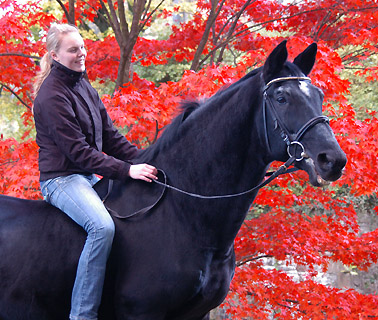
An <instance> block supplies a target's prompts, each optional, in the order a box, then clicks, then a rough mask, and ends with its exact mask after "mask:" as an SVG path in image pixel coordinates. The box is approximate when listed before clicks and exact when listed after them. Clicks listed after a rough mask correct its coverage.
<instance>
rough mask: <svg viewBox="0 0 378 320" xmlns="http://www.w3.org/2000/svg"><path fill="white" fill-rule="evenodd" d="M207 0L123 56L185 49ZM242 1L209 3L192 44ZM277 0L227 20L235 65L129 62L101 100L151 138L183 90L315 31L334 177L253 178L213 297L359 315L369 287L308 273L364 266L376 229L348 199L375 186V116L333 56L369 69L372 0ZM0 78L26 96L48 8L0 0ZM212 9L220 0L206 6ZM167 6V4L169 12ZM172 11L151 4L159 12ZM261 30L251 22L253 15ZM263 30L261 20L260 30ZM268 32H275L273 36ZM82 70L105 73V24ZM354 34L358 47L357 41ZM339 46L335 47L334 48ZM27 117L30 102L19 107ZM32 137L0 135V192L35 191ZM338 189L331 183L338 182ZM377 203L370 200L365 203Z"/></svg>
mask: <svg viewBox="0 0 378 320" xmlns="http://www.w3.org/2000/svg"><path fill="white" fill-rule="evenodd" d="M99 3H100V2H99V1H97V0H91V1H89V2H88V1H81V0H80V1H77V3H76V7H77V12H76V15H77V16H83V17H86V18H87V19H89V20H91V19H93V18H94V16H95V11H94V9H98V8H99ZM209 3H210V2H209V1H203V0H198V3H197V10H196V13H195V14H194V15H193V17H192V19H190V20H189V21H187V22H185V23H182V24H181V25H176V26H173V27H172V33H171V35H170V37H169V39H167V40H160V41H159V40H151V39H145V38H139V39H138V41H137V44H136V46H135V48H134V56H133V62H134V63H140V64H141V65H143V66H150V65H158V64H166V63H167V62H168V61H169V60H171V59H176V61H178V62H181V61H184V60H186V61H191V60H192V59H193V57H194V54H195V49H196V48H197V46H198V44H199V42H200V40H201V37H202V33H203V31H204V29H205V25H206V21H207V16H208V14H209V12H210V7H209ZM246 3H247V1H245V0H227V1H225V2H224V5H223V7H222V8H221V10H220V11H219V15H218V16H217V19H216V21H215V24H214V27H213V28H212V30H211V32H210V37H209V41H208V42H207V44H206V46H205V49H204V51H203V55H206V54H208V53H211V52H212V50H214V49H215V47H216V45H217V44H219V43H220V41H223V40H224V39H226V36H227V35H228V32H229V31H230V30H231V28H232V23H230V22H231V21H232V18H233V17H235V14H236V13H237V12H239V10H240V8H242V6H243V5H244V4H246ZM298 3H299V4H298V5H294V4H291V5H285V4H283V3H281V2H280V1H268V0H258V1H251V2H250V4H249V5H248V6H247V7H246V8H245V11H244V12H243V14H242V16H241V18H240V19H239V20H238V21H236V20H234V22H235V31H234V33H233V35H234V37H231V38H229V47H232V48H234V49H235V50H239V51H240V52H242V53H243V56H242V57H241V58H240V59H239V62H238V65H237V67H231V66H228V65H225V64H224V65H218V66H215V65H212V66H207V67H205V68H203V69H202V70H200V71H199V72H193V71H185V72H184V74H183V76H182V78H181V80H180V81H178V82H168V83H164V84H161V85H159V86H157V85H155V84H154V83H152V82H150V81H147V80H145V79H141V78H140V77H139V76H138V75H137V74H134V75H133V77H132V79H133V81H132V83H128V84H125V85H124V86H123V87H122V88H121V89H120V90H118V91H116V92H115V93H114V95H106V96H103V97H102V98H103V101H104V103H105V105H106V107H107V109H108V111H109V114H110V116H111V118H112V119H114V121H115V123H116V124H117V125H118V126H120V127H125V128H126V129H127V132H128V133H127V137H128V139H129V140H130V141H132V142H134V143H136V144H138V145H139V146H141V147H144V146H147V145H149V144H150V143H153V142H154V140H155V139H156V138H157V137H158V135H159V134H160V132H161V131H162V130H163V129H164V127H165V126H166V125H168V124H169V122H170V120H171V119H172V117H173V116H174V115H175V114H176V112H177V110H178V106H179V104H180V102H181V101H183V100H193V99H203V98H206V97H209V96H211V95H212V94H214V93H215V92H216V91H217V90H218V89H219V88H221V87H222V86H224V85H229V84H230V83H232V82H234V81H235V80H237V79H239V78H240V77H241V76H242V75H243V74H244V73H245V72H247V71H248V69H251V68H255V67H259V66H261V64H262V62H263V61H264V60H265V58H266V55H267V53H268V52H270V51H271V50H272V48H274V47H275V46H276V45H277V43H278V42H280V41H281V40H282V39H283V38H282V36H279V35H280V34H284V33H283V32H285V34H287V33H290V34H291V35H292V37H291V38H290V39H289V42H288V46H289V52H290V55H291V56H295V55H296V54H297V53H299V52H301V51H302V50H303V49H304V48H305V47H306V46H307V45H308V44H310V43H311V42H313V41H317V42H318V48H319V49H318V56H317V62H316V66H315V68H314V70H313V71H312V73H311V78H312V82H313V84H315V85H317V86H318V87H319V88H321V89H322V90H323V91H324V93H325V97H326V98H325V103H324V109H325V110H324V111H325V113H326V114H327V115H328V116H329V117H331V126H332V128H333V130H334V132H335V134H336V137H337V139H338V141H339V143H340V145H341V147H342V149H343V150H344V151H345V152H346V154H347V156H348V163H347V166H346V169H345V173H344V175H343V177H342V178H341V179H340V180H338V181H337V182H336V183H334V184H333V185H332V186H331V187H330V188H328V189H326V190H324V189H321V188H314V187H312V186H310V185H309V184H308V183H307V182H306V181H307V180H306V179H307V177H306V174H305V173H303V172H299V173H295V174H290V175H286V176H284V177H279V178H278V179H276V180H275V182H274V183H273V184H272V185H270V186H269V187H266V188H264V189H261V190H260V192H259V195H258V197H257V199H256V201H255V203H254V206H253V208H252V211H251V218H250V219H248V220H246V221H245V223H244V225H243V227H242V229H241V230H240V233H239V235H238V237H237V239H236V241H235V248H236V252H237V261H238V264H239V266H238V268H237V269H236V274H235V278H234V280H233V283H232V287H231V292H230V295H229V297H228V300H227V302H226V304H225V307H226V308H227V309H228V312H229V314H230V318H232V319H249V318H250V317H252V318H254V319H270V316H271V315H272V313H274V316H275V318H277V319H324V318H327V319H328V318H329V319H331V318H332V319H368V318H369V317H378V309H377V305H378V304H377V302H378V301H377V300H378V298H377V296H375V295H362V294H360V293H358V292H357V291H355V290H340V289H334V288H330V287H327V286H325V285H322V284H319V283H318V282H316V281H315V279H316V276H317V275H318V273H319V272H320V271H326V270H327V268H328V266H329V263H330V262H331V261H341V262H342V263H344V264H345V265H353V266H357V267H358V268H359V269H361V270H366V269H367V268H368V267H369V266H370V265H371V264H372V263H376V262H377V259H378V257H377V252H378V244H377V241H376V239H377V236H378V234H377V231H374V232H370V233H366V234H363V235H361V234H360V230H359V226H358V223H357V215H356V211H355V206H354V203H353V199H358V197H360V196H363V195H364V196H366V195H368V196H369V195H375V193H376V192H377V190H378V185H377V184H378V173H377V170H376V168H377V165H378V164H377V154H378V141H377V137H376V132H377V130H378V118H377V116H376V114H375V113H372V112H367V114H366V119H364V120H357V119H356V115H355V112H354V110H353V108H352V107H351V105H350V102H348V98H347V94H348V90H349V85H350V83H349V81H348V80H346V79H342V78H341V76H340V72H341V71H342V70H343V69H344V67H345V64H346V63H349V65H350V66H358V67H360V68H362V69H360V71H358V73H357V74H359V75H361V76H366V79H367V81H376V80H377V76H378V69H377V67H376V66H371V67H370V68H364V67H363V62H364V61H365V60H367V59H368V58H369V56H370V54H373V53H376V52H377V50H378V49H377V46H376V43H377V40H378V39H377V37H378V32H377V30H378V28H377V23H378V16H377V12H378V11H377V10H376V9H377V5H376V1H375V0H368V1H361V0H346V1H342V2H340V1H335V0H326V1H311V0H308V1H307V0H306V1H300V2H298ZM0 9H1V10H2V11H1V13H0V31H1V34H0V59H1V64H0V84H3V85H4V86H5V88H8V89H10V90H12V91H13V92H14V93H15V94H17V95H19V97H20V98H22V99H24V101H26V103H27V104H28V105H29V106H30V105H31V100H30V99H29V98H28V97H30V92H31V91H30V90H31V83H32V79H33V77H34V76H35V72H36V70H37V65H36V63H35V60H34V59H33V57H34V56H42V55H43V53H44V49H43V43H42V40H35V39H34V35H33V33H32V32H31V30H33V28H34V30H35V29H36V28H37V29H38V28H39V29H41V30H46V28H47V26H48V25H49V24H50V23H51V21H53V20H54V18H53V17H52V16H51V15H49V14H46V13H43V12H42V10H41V8H40V7H39V6H38V5H37V4H34V3H28V4H19V3H17V2H16V1H14V0H5V1H2V2H1V3H0ZM218 9H220V7H218ZM177 10H178V9H177V8H175V9H174V11H175V12H176V11H177ZM170 15H172V12H168V11H167V10H163V11H162V12H161V16H162V17H165V18H167V17H169V16H170ZM263 26H264V27H265V32H260V31H259V30H260V28H261V27H263ZM266 30H268V31H272V32H271V33H269V32H268V33H267V32H266ZM275 35H278V36H275ZM86 46H87V48H88V51H89V56H88V60H87V67H88V75H89V78H90V80H100V82H101V81H104V80H111V81H114V80H115V79H116V77H117V68H118V63H119V54H120V50H119V47H118V46H117V43H116V41H115V39H114V37H113V36H108V37H106V38H105V39H103V40H102V41H92V40H86ZM357 46H358V47H357ZM351 47H352V48H358V49H359V50H355V51H353V50H349V51H346V52H347V53H346V54H345V55H344V56H341V55H340V53H339V52H340V51H338V50H337V49H339V48H344V49H345V48H351ZM24 119H25V121H26V122H29V123H30V121H31V113H30V111H28V112H27V113H26V115H25V118H24ZM37 154H38V148H37V145H36V143H35V141H34V140H33V139H27V138H24V139H22V140H21V141H16V140H15V139H12V138H9V139H4V138H3V137H1V139H0V190H1V193H3V194H7V195H12V196H17V197H23V198H31V199H36V198H39V197H40V193H39V191H38V189H39V186H38V166H37ZM341 188H342V189H343V190H345V191H344V193H340V192H338V190H340V189H341ZM375 210H376V212H377V213H378V207H375ZM263 256H269V257H273V258H274V259H277V261H283V262H284V263H295V264H296V265H299V266H303V267H304V268H305V269H306V270H307V276H306V278H305V279H303V280H302V281H300V282H298V281H295V280H294V279H292V278H290V277H288V276H287V274H286V273H284V272H283V271H277V270H275V269H273V270H269V269H267V268H265V267H264V265H263V264H262V259H261V257H263Z"/></svg>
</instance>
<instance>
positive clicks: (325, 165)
mask: <svg viewBox="0 0 378 320" xmlns="http://www.w3.org/2000/svg"><path fill="white" fill-rule="evenodd" d="M317 160H318V161H317V162H318V163H317V164H318V168H319V169H320V170H321V171H323V173H328V174H327V175H330V178H331V176H332V175H334V174H335V175H337V176H339V174H340V173H341V171H342V169H343V168H344V166H345V163H346V160H344V157H337V156H336V157H334V156H333V155H330V154H329V153H326V152H324V153H319V154H318V157H317Z"/></svg>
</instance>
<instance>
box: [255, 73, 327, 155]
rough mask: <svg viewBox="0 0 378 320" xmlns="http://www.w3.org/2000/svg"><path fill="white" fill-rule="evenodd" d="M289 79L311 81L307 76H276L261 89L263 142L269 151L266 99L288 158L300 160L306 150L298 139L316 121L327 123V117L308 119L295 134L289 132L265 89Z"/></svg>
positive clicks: (316, 122) (315, 123)
mask: <svg viewBox="0 0 378 320" xmlns="http://www.w3.org/2000/svg"><path fill="white" fill-rule="evenodd" d="M290 80H298V81H300V80H307V81H310V82H311V79H310V78H308V77H282V78H276V79H273V80H272V81H269V82H268V83H267V84H266V85H265V87H264V91H263V105H262V106H263V118H264V131H265V143H266V145H267V146H268V150H269V151H270V150H271V148H270V143H269V137H268V124H267V115H266V113H267V101H269V105H270V111H271V113H272V117H273V121H274V123H275V127H274V128H275V129H278V128H279V129H280V135H281V138H282V139H283V141H284V142H285V143H286V145H287V153H288V155H289V158H290V159H294V160H295V161H301V160H303V158H304V157H306V151H305V148H304V146H303V144H302V143H300V142H299V141H300V139H301V138H302V137H303V135H304V134H305V133H306V132H307V131H308V130H310V129H311V128H312V127H313V126H315V125H317V124H318V123H329V119H328V117H326V116H323V115H322V116H318V117H314V118H312V119H310V120H309V121H307V122H306V123H305V124H304V125H303V126H302V127H301V128H300V129H299V130H298V132H297V133H295V134H290V132H289V130H288V129H287V127H286V126H285V124H284V123H283V121H282V120H281V118H280V117H279V115H278V112H277V110H276V108H275V106H274V103H273V102H272V101H271V99H270V98H269V96H268V94H267V90H268V89H269V87H270V86H271V85H272V84H273V83H277V82H283V81H290ZM297 147H300V148H301V152H300V154H299V156H297V154H298V153H296V152H295V151H296V149H297Z"/></svg>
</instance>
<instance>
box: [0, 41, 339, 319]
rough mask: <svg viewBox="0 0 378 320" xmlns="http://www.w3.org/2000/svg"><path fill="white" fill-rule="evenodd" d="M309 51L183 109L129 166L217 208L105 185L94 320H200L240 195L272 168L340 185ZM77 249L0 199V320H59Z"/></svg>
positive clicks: (218, 294) (64, 314) (271, 60)
mask: <svg viewBox="0 0 378 320" xmlns="http://www.w3.org/2000/svg"><path fill="white" fill-rule="evenodd" d="M316 51H317V46H316V44H312V45H310V46H309V47H308V48H307V49H306V50H305V51H304V52H302V53H301V54H300V55H299V56H298V57H297V58H296V59H295V60H294V62H293V63H290V62H287V61H286V59H287V49H286V42H282V43H281V44H280V45H278V46H277V47H276V48H275V49H274V50H273V52H272V53H271V54H270V55H269V57H268V59H267V61H266V62H265V64H264V66H263V67H262V68H259V69H256V70H254V71H252V72H250V73H249V74H247V75H246V76H245V77H243V78H242V79H240V80H239V81H237V82H236V83H234V84H233V85H231V86H230V87H228V88H227V89H224V90H221V91H219V92H218V93H217V94H215V95H214V96H213V97H211V98H210V99H208V100H207V101H206V102H204V103H201V104H197V103H190V104H188V105H187V108H186V109H185V110H184V111H183V112H182V113H181V114H180V115H179V116H178V117H176V118H175V119H174V121H173V122H172V124H171V125H170V126H169V127H168V128H167V129H166V130H165V132H164V133H163V135H162V137H161V138H160V139H159V140H158V141H157V142H156V143H155V144H154V145H153V146H151V147H149V148H148V149H146V150H145V151H144V152H143V153H142V155H141V157H140V159H139V160H140V162H148V163H151V164H152V165H154V166H156V167H157V168H159V169H161V171H160V178H161V181H164V177H163V172H164V173H165V174H166V179H167V183H168V184H170V185H172V186H175V187H177V188H179V189H181V190H185V191H189V192H193V193H196V194H200V195H205V196H206V195H208V196H213V195H220V196H222V195H225V197H209V198H205V197H196V196H192V195H188V194H185V193H181V192H179V191H177V190H172V189H169V188H166V187H164V186H162V185H159V184H156V183H155V184H148V183H144V182H141V181H128V182H126V183H121V182H114V184H113V188H112V189H111V190H110V189H109V192H108V184H107V182H106V181H105V180H102V181H100V183H99V185H98V188H99V190H100V191H101V190H102V191H104V192H105V193H107V196H106V204H107V206H108V207H109V210H111V212H112V213H113V214H114V216H115V217H114V220H115V223H116V236H115V240H114V245H113V249H112V252H111V256H110V258H109V261H108V267H107V276H106V281H105V287H104V291H103V299H102V304H101V307H100V312H99V319H103V320H112V319H118V320H121V319H127V320H163V319H164V320H168V319H170V320H174V319H180V320H200V319H208V317H209V311H210V310H211V309H213V308H215V307H216V306H218V305H219V304H220V303H221V302H222V301H223V300H224V298H225V297H226V295H227V291H228V289H229V284H230V281H231V279H232V276H233V272H234V267H235V265H234V262H235V261H234V250H233V242H234V239H235V236H236V234H237V232H238V230H239V228H240V226H241V224H242V222H243V220H244V218H245V215H246V213H247V211H248V209H249V207H250V205H251V203H252V201H253V199H254V197H255V196H256V193H257V191H258V188H255V189H254V190H252V191H250V192H245V193H243V191H245V190H248V189H251V188H253V187H255V186H256V185H258V184H259V183H260V182H261V181H263V179H264V176H265V173H266V170H267V169H268V167H269V165H270V163H271V162H272V161H274V160H278V161H282V162H284V161H287V160H288V159H289V158H290V159H291V161H290V162H293V161H294V162H295V166H296V167H297V168H299V169H302V170H305V171H306V172H307V173H308V175H309V180H310V182H311V183H312V184H313V185H317V186H318V185H320V184H322V183H323V180H329V181H334V180H336V179H338V178H339V177H340V176H341V174H342V169H343V167H344V166H345V163H346V157H345V154H344V153H343V151H342V150H341V149H340V147H339V145H338V143H337V141H336V139H335V137H334V134H333V133H332V131H331V129H330V127H329V124H328V121H327V118H326V117H324V116H322V115H321V113H322V100H323V94H322V92H321V90H319V89H318V88H316V87H315V86H313V85H311V83H310V80H309V78H307V77H306V75H307V74H308V73H309V72H310V70H311V69H312V67H313V65H314V62H315V55H316ZM235 193H241V194H240V195H238V196H227V195H230V194H235ZM158 199H159V201H157V200H158ZM155 202H156V203H155ZM153 203H155V205H154V206H151V208H150V209H149V210H148V211H146V210H140V209H142V208H144V207H146V206H149V205H150V204H153ZM131 212H134V213H135V214H133V215H132V216H131V217H129V218H128V219H122V218H121V217H126V216H128V215H129V213H131ZM84 239H85V233H84V232H83V231H82V230H81V228H80V227H78V226H77V225H76V224H75V223H74V222H71V221H70V220H69V218H67V216H66V215H64V214H61V212H59V211H58V210H57V209H55V208H53V207H51V206H50V205H48V204H46V203H45V202H43V201H31V200H21V199H16V198H12V197H6V196H1V197H0V319H1V320H60V319H65V320H66V319H68V314H69V309H70V297H71V290H72V286H73V282H74V277H75V270H76V265H77V262H78V258H79V255H80V252H81V249H82V246H83V243H84Z"/></svg>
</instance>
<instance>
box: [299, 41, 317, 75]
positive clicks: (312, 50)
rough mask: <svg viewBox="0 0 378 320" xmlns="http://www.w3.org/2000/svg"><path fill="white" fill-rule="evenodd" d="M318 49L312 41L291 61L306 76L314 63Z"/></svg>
mask: <svg viewBox="0 0 378 320" xmlns="http://www.w3.org/2000/svg"><path fill="white" fill-rule="evenodd" d="M317 51H318V45H317V44H316V43H313V44H311V45H309V46H308V47H307V49H306V50H305V51H303V52H302V53H301V54H299V55H298V56H297V57H296V58H295V59H294V61H293V63H294V64H295V65H297V66H298V67H299V68H300V69H301V70H302V72H303V73H304V74H305V75H306V76H307V75H308V74H309V73H310V71H311V69H312V67H313V66H314V64H315V58H316V52H317Z"/></svg>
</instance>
